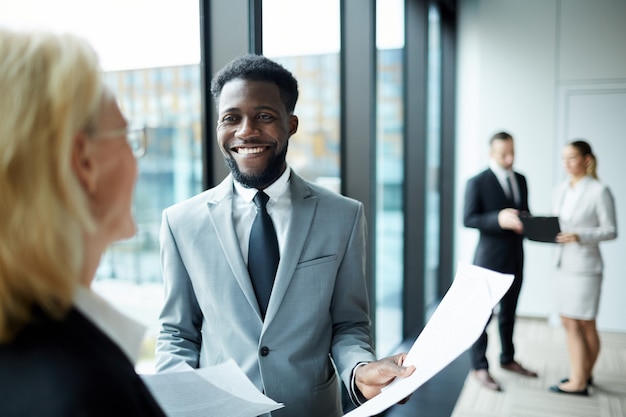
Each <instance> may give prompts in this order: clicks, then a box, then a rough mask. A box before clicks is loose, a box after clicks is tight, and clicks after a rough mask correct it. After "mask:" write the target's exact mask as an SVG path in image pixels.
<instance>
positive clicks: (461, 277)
mask: <svg viewBox="0 0 626 417" xmlns="http://www.w3.org/2000/svg"><path fill="white" fill-rule="evenodd" d="M512 283H513V275H511V274H500V273H498V272H494V271H491V270H488V269H484V268H480V267H477V266H474V265H469V264H464V263H459V264H458V266H457V272H456V276H455V278H454V281H453V282H452V285H451V286H450V289H449V290H448V292H447V293H446V295H445V297H444V298H443V300H441V303H440V304H439V306H438V307H437V309H436V310H435V312H434V313H433V315H432V317H431V318H430V320H429V321H428V323H427V324H426V326H425V327H424V330H422V332H421V333H420V335H419V336H418V338H417V339H416V340H415V343H413V346H412V347H411V349H410V350H409V352H408V353H407V357H406V359H405V361H404V365H407V366H410V365H415V372H413V374H412V375H411V376H409V377H407V378H404V379H396V380H395V381H393V382H392V383H391V384H389V385H388V386H387V387H385V388H384V389H383V390H382V392H381V393H380V394H378V395H377V396H376V397H374V398H372V399H371V400H369V401H367V402H366V403H364V404H363V405H361V406H360V407H357V408H356V409H354V410H352V411H351V412H349V413H347V414H345V417H348V416H349V417H369V416H373V415H376V414H379V413H381V412H382V411H384V410H386V409H387V408H389V407H391V406H392V405H394V404H397V403H398V402H399V401H401V400H402V399H404V398H406V397H408V396H409V395H411V393H413V391H415V390H416V389H418V388H419V387H420V386H421V385H422V384H424V383H425V382H426V381H428V380H429V379H430V378H432V377H433V376H435V375H436V374H437V373H438V372H439V371H441V370H442V369H443V368H445V367H446V366H447V365H448V364H450V362H452V361H453V360H454V359H456V358H457V357H458V356H460V355H461V354H462V353H463V352H465V351H466V350H467V349H468V348H469V347H470V346H471V345H472V344H473V343H474V342H475V341H476V339H478V337H479V336H480V334H481V333H482V331H483V330H484V328H485V326H486V324H487V322H488V320H489V317H490V316H491V313H492V310H493V308H494V307H495V305H496V304H497V303H498V302H499V301H500V299H501V298H502V297H503V296H504V294H505V293H506V292H507V290H508V289H509V287H510V286H511V284H512Z"/></svg>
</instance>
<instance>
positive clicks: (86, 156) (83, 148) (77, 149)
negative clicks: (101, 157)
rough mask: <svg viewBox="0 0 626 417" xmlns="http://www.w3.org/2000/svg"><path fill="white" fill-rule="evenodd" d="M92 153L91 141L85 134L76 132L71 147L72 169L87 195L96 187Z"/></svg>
mask: <svg viewBox="0 0 626 417" xmlns="http://www.w3.org/2000/svg"><path fill="white" fill-rule="evenodd" d="M92 151H93V149H92V146H91V141H90V140H89V137H88V136H87V134H86V133H84V132H78V133H77V134H76V136H74V144H73V146H72V168H73V169H74V173H75V174H76V178H78V181H79V182H80V184H81V185H82V186H83V189H84V190H85V192H86V193H87V194H93V193H94V192H95V191H96V185H97V178H96V174H97V172H96V171H97V170H96V164H95V161H94V160H93V157H92Z"/></svg>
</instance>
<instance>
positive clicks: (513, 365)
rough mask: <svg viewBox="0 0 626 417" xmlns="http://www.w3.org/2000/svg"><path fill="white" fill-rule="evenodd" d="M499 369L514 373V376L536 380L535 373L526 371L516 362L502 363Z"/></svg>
mask: <svg viewBox="0 0 626 417" xmlns="http://www.w3.org/2000/svg"><path fill="white" fill-rule="evenodd" d="M500 367H501V368H502V369H504V370H507V371H511V372H515V373H516V374H520V375H524V376H529V377H531V378H537V372H534V371H531V370H529V369H526V368H524V367H523V366H522V365H520V364H519V363H518V362H515V361H513V362H509V363H502V364H500Z"/></svg>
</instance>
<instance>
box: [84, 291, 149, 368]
mask: <svg viewBox="0 0 626 417" xmlns="http://www.w3.org/2000/svg"><path fill="white" fill-rule="evenodd" d="M74 306H75V307H76V308H77V309H78V310H79V311H80V312H81V313H82V314H83V315H85V317H87V318H88V319H89V320H90V321H91V322H92V323H93V324H94V325H95V326H96V327H97V328H99V329H100V330H101V331H102V332H103V333H104V334H105V335H107V336H108V337H109V339H111V340H113V342H115V344H116V345H118V346H119V347H120V349H122V351H123V352H124V353H126V356H127V357H128V359H129V360H130V361H131V363H133V364H134V363H135V362H136V361H137V359H138V358H139V351H140V348H141V342H142V340H143V337H144V335H145V332H146V326H144V325H143V324H141V323H139V322H137V321H135V320H133V319H131V318H130V317H128V316H126V315H124V314H122V313H121V312H119V311H117V310H116V309H115V308H114V307H113V306H112V305H111V304H110V303H109V302H108V301H106V300H105V299H104V298H102V297H100V296H99V295H98V294H96V293H95V292H93V291H92V290H91V289H89V288H87V287H84V286H82V285H79V286H78V288H76V292H75V293H74Z"/></svg>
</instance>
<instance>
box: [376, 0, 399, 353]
mask: <svg viewBox="0 0 626 417" xmlns="http://www.w3.org/2000/svg"><path fill="white" fill-rule="evenodd" d="M376 6H377V10H376V16H377V20H376V23H377V26H376V50H377V65H378V68H377V80H376V87H377V88H376V90H377V94H376V95H377V102H376V127H377V131H376V188H377V193H376V196H377V199H376V218H377V222H376V250H377V251H376V275H375V287H376V307H375V308H376V344H377V350H378V353H379V355H387V354H388V353H393V352H392V350H393V349H395V348H396V347H397V346H398V345H399V344H400V343H401V342H402V339H403V334H402V322H403V319H402V297H403V282H404V280H403V276H404V270H403V251H404V239H403V237H404V212H403V193H402V188H403V183H404V146H403V134H404V127H403V115H404V106H403V81H402V79H403V47H404V25H403V24H402V22H404V6H403V1H402V0H387V1H385V2H384V4H383V2H380V1H379V2H377V3H376Z"/></svg>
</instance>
